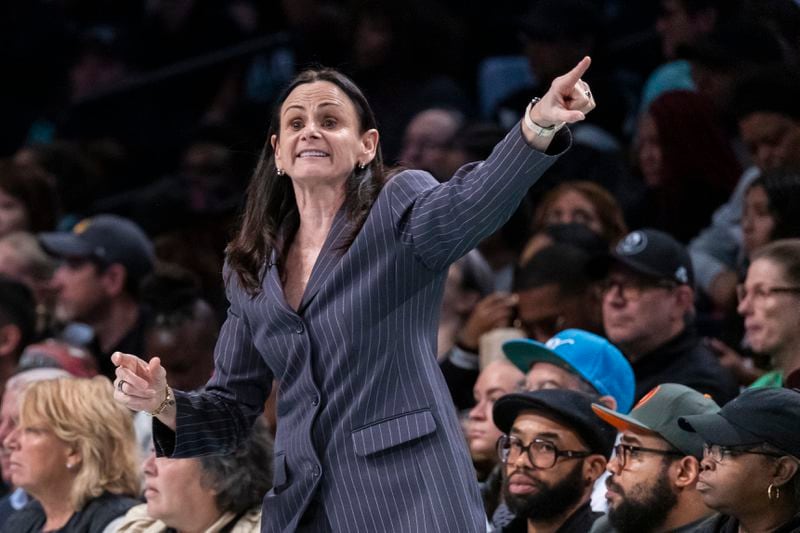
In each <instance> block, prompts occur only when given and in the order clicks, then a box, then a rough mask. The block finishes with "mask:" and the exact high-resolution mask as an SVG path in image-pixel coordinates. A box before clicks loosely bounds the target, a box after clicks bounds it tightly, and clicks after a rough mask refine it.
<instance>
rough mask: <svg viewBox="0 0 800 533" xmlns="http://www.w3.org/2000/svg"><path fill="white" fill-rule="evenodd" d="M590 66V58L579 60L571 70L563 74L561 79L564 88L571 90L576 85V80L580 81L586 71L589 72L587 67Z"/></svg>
mask: <svg viewBox="0 0 800 533" xmlns="http://www.w3.org/2000/svg"><path fill="white" fill-rule="evenodd" d="M591 64H592V58H590V57H589V56H586V57H584V58H583V59H581V60H580V61H579V62H578V64H577V65H575V67H574V68H573V69H572V70H570V71H569V72H567V73H566V74H564V78H563V80H564V86H565V87H569V88H572V87H573V86H574V85H575V84H576V83H578V80H580V79H581V77H582V76H583V75H584V74H585V73H586V71H587V70H589V65H591Z"/></svg>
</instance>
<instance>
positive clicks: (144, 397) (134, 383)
mask: <svg viewBox="0 0 800 533" xmlns="http://www.w3.org/2000/svg"><path fill="white" fill-rule="evenodd" d="M111 362H112V363H114V364H115V365H116V366H117V369H116V375H117V379H116V380H115V381H114V399H115V400H117V401H118V402H119V403H121V404H122V405H124V406H125V407H127V408H128V409H131V410H133V411H147V412H153V411H155V410H156V409H158V407H159V406H160V405H161V402H162V401H164V398H165V395H166V390H167V371H166V370H165V369H164V367H163V366H161V359H160V358H158V357H153V358H152V359H150V361H149V362H145V361H143V360H142V359H140V358H138V357H136V356H135V355H130V354H124V353H122V352H115V353H114V354H113V355H112V356H111Z"/></svg>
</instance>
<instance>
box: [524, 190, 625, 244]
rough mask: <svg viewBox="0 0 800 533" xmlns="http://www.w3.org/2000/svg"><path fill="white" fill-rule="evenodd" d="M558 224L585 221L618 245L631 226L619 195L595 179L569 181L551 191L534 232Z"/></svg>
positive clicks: (541, 206)
mask: <svg viewBox="0 0 800 533" xmlns="http://www.w3.org/2000/svg"><path fill="white" fill-rule="evenodd" d="M554 224H583V225H584V226H586V227H587V228H589V229H590V230H592V231H593V232H595V233H596V234H598V235H600V236H601V237H602V238H603V239H604V240H605V241H606V242H608V244H609V245H614V244H616V242H617V241H618V240H620V239H621V238H622V237H623V236H624V235H625V234H627V233H628V228H627V226H626V225H625V218H624V215H623V214H622V209H621V208H620V206H619V204H618V203H617V201H616V199H614V197H613V196H612V195H611V193H610V192H608V191H607V190H606V189H604V188H603V187H602V186H600V185H598V184H596V183H593V182H591V181H567V182H565V183H562V184H560V185H557V186H556V187H554V188H553V189H551V190H550V191H548V192H547V193H546V194H545V195H544V196H543V197H542V201H541V203H540V204H539V206H538V207H537V208H536V213H535V214H534V219H533V230H534V232H538V231H541V230H542V229H544V228H545V227H546V226H551V225H554Z"/></svg>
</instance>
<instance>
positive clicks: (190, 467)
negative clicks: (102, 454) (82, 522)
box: [115, 419, 272, 533]
mask: <svg viewBox="0 0 800 533" xmlns="http://www.w3.org/2000/svg"><path fill="white" fill-rule="evenodd" d="M271 464H272V437H271V436H270V434H269V430H268V428H267V425H266V423H265V422H264V421H263V420H260V419H259V420H258V421H257V422H256V424H255V426H254V429H253V432H252V433H251V434H250V436H249V437H248V438H247V440H246V441H245V442H244V443H243V444H242V446H241V447H239V448H238V449H237V450H236V451H235V452H233V453H232V454H230V455H209V456H205V457H197V458H191V459H170V458H168V457H156V456H155V453H154V452H151V453H150V455H149V457H148V458H147V460H146V461H145V462H144V465H143V468H142V469H143V471H144V497H145V499H146V500H147V503H145V504H142V505H138V506H136V507H133V508H132V509H131V510H130V511H128V514H127V515H125V517H124V518H123V520H122V523H120V524H119V525H118V526H117V529H115V532H116V533H143V532H147V533H168V532H171V531H206V532H216V531H219V532H223V531H225V532H230V533H257V532H259V531H260V530H261V500H262V498H263V497H264V494H266V493H267V491H268V490H269V489H270V488H271V487H272V468H271V466H270V465H271Z"/></svg>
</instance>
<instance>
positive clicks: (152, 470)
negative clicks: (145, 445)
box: [142, 450, 158, 476]
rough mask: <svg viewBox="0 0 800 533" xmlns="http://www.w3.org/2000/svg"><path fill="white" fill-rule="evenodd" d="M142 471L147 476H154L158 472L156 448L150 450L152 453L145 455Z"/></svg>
mask: <svg viewBox="0 0 800 533" xmlns="http://www.w3.org/2000/svg"><path fill="white" fill-rule="evenodd" d="M142 472H144V475H146V476H154V475H156V474H157V473H158V471H157V470H156V452H155V451H154V450H150V453H149V454H147V457H145V459H144V462H143V463H142Z"/></svg>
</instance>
